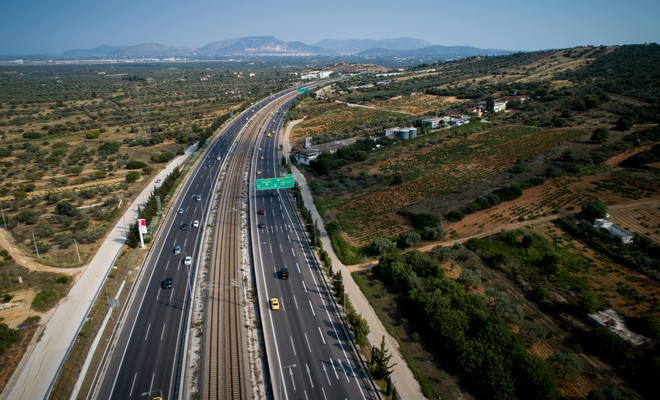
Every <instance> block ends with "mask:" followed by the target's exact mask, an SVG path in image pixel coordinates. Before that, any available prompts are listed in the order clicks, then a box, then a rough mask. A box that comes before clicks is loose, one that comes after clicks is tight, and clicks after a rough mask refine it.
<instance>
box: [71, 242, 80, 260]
mask: <svg viewBox="0 0 660 400" xmlns="http://www.w3.org/2000/svg"><path fill="white" fill-rule="evenodd" d="M73 243H75V245H76V254H78V262H79V263H82V260H81V259H80V251H79V250H78V242H77V241H76V239H73Z"/></svg>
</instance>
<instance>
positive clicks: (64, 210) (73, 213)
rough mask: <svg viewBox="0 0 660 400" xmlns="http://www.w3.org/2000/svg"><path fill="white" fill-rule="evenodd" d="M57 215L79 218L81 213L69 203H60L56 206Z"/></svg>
mask: <svg viewBox="0 0 660 400" xmlns="http://www.w3.org/2000/svg"><path fill="white" fill-rule="evenodd" d="M55 213H56V214H58V215H65V216H67V217H77V216H78V215H80V211H79V210H78V209H77V208H76V207H75V206H74V205H73V204H71V203H69V202H68V201H66V200H64V201H60V202H59V203H57V205H56V206H55Z"/></svg>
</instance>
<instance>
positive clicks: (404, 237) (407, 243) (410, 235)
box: [399, 232, 422, 247]
mask: <svg viewBox="0 0 660 400" xmlns="http://www.w3.org/2000/svg"><path fill="white" fill-rule="evenodd" d="M421 240H422V236H421V235H420V234H419V233H417V232H403V233H401V234H399V246H401V247H412V246H414V245H416V244H417V243H419V242H420V241H421Z"/></svg>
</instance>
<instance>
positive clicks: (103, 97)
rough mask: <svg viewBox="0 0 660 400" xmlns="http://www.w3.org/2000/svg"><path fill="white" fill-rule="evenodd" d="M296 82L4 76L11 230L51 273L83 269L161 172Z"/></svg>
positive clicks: (8, 70) (159, 74)
mask: <svg viewBox="0 0 660 400" xmlns="http://www.w3.org/2000/svg"><path fill="white" fill-rule="evenodd" d="M250 73H252V74H253V75H251V76H250ZM289 82H290V78H289V76H288V75H286V74H284V73H278V72H273V71H272V70H271V69H269V68H268V67H265V66H260V65H251V66H245V65H241V64H236V65H233V66H231V68H230V67H226V66H223V67H222V68H218V65H216V64H208V65H206V64H194V65H193V64H172V65H168V66H165V65H160V64H154V65H101V64H95V65H91V66H90V65H87V66H79V65H68V66H60V65H52V66H47V67H43V66H20V67H0V142H1V143H2V150H0V181H1V182H2V184H1V185H0V209H2V210H3V213H4V221H2V222H3V226H5V224H6V227H7V229H8V230H9V231H10V232H11V234H12V236H13V237H14V238H15V239H16V242H17V243H18V244H19V246H20V247H21V248H22V249H23V251H24V252H26V253H28V254H31V255H33V256H35V257H36V256H37V253H39V254H38V257H40V262H41V263H43V264H46V265H52V266H57V267H72V266H79V265H82V264H84V263H85V262H86V261H88V259H89V257H90V256H91V255H92V254H93V253H94V251H95V248H96V243H97V241H98V240H99V239H100V238H101V237H103V235H104V234H105V233H106V232H107V230H108V229H109V228H110V226H112V225H113V224H114V222H115V221H116V219H117V217H118V216H119V214H120V213H121V211H122V210H123V207H124V206H125V205H126V204H128V202H129V201H130V199H131V198H132V197H134V196H135V194H136V193H138V192H139V191H140V189H141V188H142V187H143V186H144V185H145V183H146V182H147V181H148V180H149V179H150V178H151V177H153V175H154V174H155V173H157V172H158V171H159V170H160V168H161V167H162V165H163V163H166V162H168V161H170V160H171V159H172V158H174V157H175V156H177V155H179V154H183V151H184V149H185V148H186V147H187V146H189V145H191V144H192V143H194V142H199V143H200V145H203V144H204V142H205V140H206V139H207V138H208V137H210V135H211V134H212V133H213V132H214V131H215V130H216V129H217V128H218V127H219V126H220V125H221V124H222V123H224V122H225V121H226V120H227V119H228V118H229V116H230V113H232V112H236V113H237V112H240V111H241V110H243V109H244V108H245V107H246V105H249V102H250V101H252V100H253V99H256V98H262V97H264V96H267V95H268V94H269V93H272V92H275V91H277V90H280V89H283V88H285V87H286V86H287V84H288V83H289ZM76 245H77V246H78V251H79V252H80V256H81V257H80V260H79V259H78V254H77V252H76V251H75V250H72V249H73V248H74V247H75V246H76Z"/></svg>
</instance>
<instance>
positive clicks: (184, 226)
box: [179, 222, 188, 231]
mask: <svg viewBox="0 0 660 400" xmlns="http://www.w3.org/2000/svg"><path fill="white" fill-rule="evenodd" d="M179 228H181V230H182V231H185V230H186V229H188V224H187V223H185V222H184V223H182V224H181V226H180V227H179Z"/></svg>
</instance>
